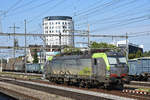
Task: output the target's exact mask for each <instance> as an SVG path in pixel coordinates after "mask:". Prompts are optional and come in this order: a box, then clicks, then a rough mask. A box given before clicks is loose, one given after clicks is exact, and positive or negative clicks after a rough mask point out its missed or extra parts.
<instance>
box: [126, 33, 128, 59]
mask: <svg viewBox="0 0 150 100" xmlns="http://www.w3.org/2000/svg"><path fill="white" fill-rule="evenodd" d="M128 46H129V45H128V33H126V58H127V60H128V55H129V47H128Z"/></svg>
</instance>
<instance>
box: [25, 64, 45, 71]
mask: <svg viewBox="0 0 150 100" xmlns="http://www.w3.org/2000/svg"><path fill="white" fill-rule="evenodd" d="M26 71H27V72H29V73H42V72H43V68H42V64H26Z"/></svg>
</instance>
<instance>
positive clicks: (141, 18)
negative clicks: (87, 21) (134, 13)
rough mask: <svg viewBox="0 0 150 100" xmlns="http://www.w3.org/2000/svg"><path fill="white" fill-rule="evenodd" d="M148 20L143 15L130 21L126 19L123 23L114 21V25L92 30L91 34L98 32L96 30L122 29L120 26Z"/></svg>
mask: <svg viewBox="0 0 150 100" xmlns="http://www.w3.org/2000/svg"><path fill="white" fill-rule="evenodd" d="M149 19H150V15H143V16H139V17H134V18H130V19H126V20H123V21H121V22H120V21H116V22H117V23H116V24H114V23H113V24H111V25H109V26H106V27H103V28H97V29H94V30H92V31H91V32H95V31H98V30H105V29H107V30H108V29H112V28H115V27H122V26H125V25H128V24H134V23H138V22H142V21H145V20H149Z"/></svg>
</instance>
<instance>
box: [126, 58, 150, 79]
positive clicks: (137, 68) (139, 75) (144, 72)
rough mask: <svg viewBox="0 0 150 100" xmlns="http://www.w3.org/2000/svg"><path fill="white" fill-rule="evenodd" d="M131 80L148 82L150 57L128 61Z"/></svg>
mask: <svg viewBox="0 0 150 100" xmlns="http://www.w3.org/2000/svg"><path fill="white" fill-rule="evenodd" d="M128 64H129V76H130V78H131V80H136V81H147V80H148V76H149V74H150V57H142V58H137V59H132V60H129V61H128Z"/></svg>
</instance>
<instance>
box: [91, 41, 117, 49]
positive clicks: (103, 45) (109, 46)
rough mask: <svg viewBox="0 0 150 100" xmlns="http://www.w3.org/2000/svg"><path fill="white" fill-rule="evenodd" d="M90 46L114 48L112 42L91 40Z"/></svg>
mask: <svg viewBox="0 0 150 100" xmlns="http://www.w3.org/2000/svg"><path fill="white" fill-rule="evenodd" d="M91 48H116V46H114V45H113V44H108V43H104V42H101V43H97V42H92V43H91Z"/></svg>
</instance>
